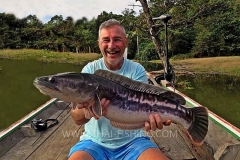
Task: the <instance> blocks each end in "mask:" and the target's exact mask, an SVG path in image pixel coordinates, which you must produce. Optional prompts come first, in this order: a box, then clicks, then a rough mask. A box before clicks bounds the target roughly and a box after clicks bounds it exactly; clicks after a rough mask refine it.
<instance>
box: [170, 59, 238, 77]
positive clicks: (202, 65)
mask: <svg viewBox="0 0 240 160" xmlns="http://www.w3.org/2000/svg"><path fill="white" fill-rule="evenodd" d="M171 64H172V65H173V67H174V68H175V69H176V70H187V71H190V72H193V73H208V74H212V73H214V74H226V75H230V76H238V77H240V56H229V57H210V58H194V59H184V60H171Z"/></svg>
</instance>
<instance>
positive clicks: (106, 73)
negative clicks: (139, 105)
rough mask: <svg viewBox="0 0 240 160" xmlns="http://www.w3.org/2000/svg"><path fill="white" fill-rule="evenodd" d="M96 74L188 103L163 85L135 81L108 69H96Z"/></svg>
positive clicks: (138, 89) (134, 88)
mask: <svg viewBox="0 0 240 160" xmlns="http://www.w3.org/2000/svg"><path fill="white" fill-rule="evenodd" d="M94 74H95V75H97V76H100V77H102V78H106V79H107V80H110V81H112V82H114V83H117V84H119V85H121V86H123V87H125V88H128V89H131V90H134V91H139V92H145V93H150V94H155V95H160V96H162V97H164V98H168V99H169V100H172V101H174V102H177V103H180V104H182V105H184V104H186V100H185V99H184V98H183V97H182V96H181V95H179V94H177V93H175V92H172V91H169V90H167V89H165V88H163V87H161V86H154V85H150V84H147V83H143V82H139V81H135V80H132V79H130V78H128V77H124V76H122V75H119V74H116V73H113V72H110V71H107V70H96V71H95V72H94Z"/></svg>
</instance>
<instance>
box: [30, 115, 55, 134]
mask: <svg viewBox="0 0 240 160" xmlns="http://www.w3.org/2000/svg"><path fill="white" fill-rule="evenodd" d="M48 122H52V123H51V124H50V125H48ZM57 123H58V120H57V119H47V120H45V121H44V120H43V119H36V118H35V119H33V120H32V122H31V127H32V128H33V129H35V130H36V131H45V130H47V129H48V128H50V127H53V126H54V125H56V124H57Z"/></svg>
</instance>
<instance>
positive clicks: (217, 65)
mask: <svg viewBox="0 0 240 160" xmlns="http://www.w3.org/2000/svg"><path fill="white" fill-rule="evenodd" d="M99 57H101V54H97V53H78V54H76V53H71V52H53V51H46V50H34V49H21V50H8V49H7V50H0V58H11V59H21V60H25V59H36V60H38V61H42V62H57V63H74V64H79V65H81V64H85V62H86V61H92V60H95V59H98V58H99ZM152 62H154V63H161V62H160V60H153V61H152ZM170 62H171V64H172V65H173V67H174V68H184V69H186V70H188V71H191V72H206V73H212V72H215V73H222V74H228V75H232V76H239V77H240V56H230V57H211V58H193V59H183V60H170Z"/></svg>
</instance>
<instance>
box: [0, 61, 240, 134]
mask: <svg viewBox="0 0 240 160" xmlns="http://www.w3.org/2000/svg"><path fill="white" fill-rule="evenodd" d="M143 65H144V66H145V67H146V69H147V70H148V71H151V70H157V69H158V68H159V67H160V66H158V65H156V64H153V65H150V64H143ZM0 69H2V71H0V130H2V129H4V128H6V127H8V126H9V125H11V124H12V123H14V122H16V121H17V120H19V119H20V118H22V117H23V116H25V115H27V114H28V113H30V112H31V111H32V110H34V109H36V108H38V107H39V106H40V105H42V104H43V103H45V102H46V101H47V100H49V99H50V98H49V97H48V96H45V95H43V94H42V93H40V92H39V91H38V90H37V89H36V88H35V86H34V85H33V80H34V79H35V78H36V77H38V76H43V75H49V74H55V73H59V72H72V71H74V72H80V71H81V70H82V66H75V65H73V64H59V63H41V62H38V61H34V60H27V61H26V60H25V61H21V60H9V59H0ZM180 81H184V82H186V84H188V85H191V86H189V87H188V89H184V88H181V87H178V88H177V89H178V90H180V91H181V92H183V93H185V94H186V95H188V96H189V97H191V98H192V99H194V100H195V101H197V102H199V103H200V104H202V105H204V106H206V107H208V108H209V109H210V110H211V111H213V112H215V113H216V114H218V115H219V116H222V117H223V118H224V119H226V120H228V121H229V122H230V123H232V124H234V125H235V126H237V127H239V128H240V121H239V117H240V109H239V99H240V89H239V87H238V86H240V85H239V84H240V83H239V81H236V79H234V78H231V77H225V76H220V77H217V76H210V77H209V76H200V77H195V78H194V77H180V78H178V81H177V82H180ZM191 87H192V89H190V88H191ZM185 88H186V87H185Z"/></svg>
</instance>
